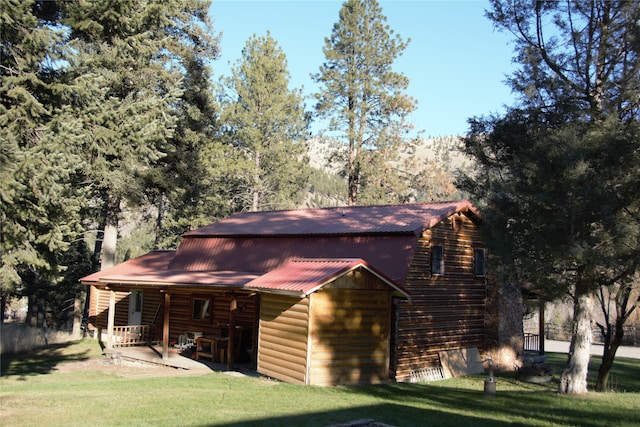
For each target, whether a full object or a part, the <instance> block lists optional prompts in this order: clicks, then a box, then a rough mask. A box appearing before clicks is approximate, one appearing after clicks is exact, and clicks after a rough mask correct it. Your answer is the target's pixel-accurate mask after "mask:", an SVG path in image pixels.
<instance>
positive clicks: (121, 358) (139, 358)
mask: <svg viewBox="0 0 640 427" xmlns="http://www.w3.org/2000/svg"><path fill="white" fill-rule="evenodd" d="M162 350H163V349H162V345H161V344H155V345H148V346H128V347H113V348H111V349H108V348H105V349H104V354H105V355H108V356H110V357H111V359H112V361H113V363H116V364H121V363H123V362H125V363H126V362H129V363H142V364H152V365H157V366H164V367H167V368H173V369H179V370H188V371H190V372H192V373H194V374H207V373H211V372H240V373H243V374H250V373H255V370H253V369H252V368H251V365H250V364H249V363H247V364H244V363H236V364H235V366H234V368H233V369H229V368H228V366H227V364H226V363H218V362H215V361H212V360H207V359H203V358H200V359H199V360H196V359H195V351H192V350H190V349H187V350H186V351H181V350H180V349H177V348H172V349H170V350H169V353H168V356H167V357H163V354H162Z"/></svg>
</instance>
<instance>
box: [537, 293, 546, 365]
mask: <svg viewBox="0 0 640 427" xmlns="http://www.w3.org/2000/svg"><path fill="white" fill-rule="evenodd" d="M538 316H539V318H538V335H539V338H538V340H539V341H540V348H539V349H538V351H539V353H540V354H544V329H545V328H544V300H542V299H541V300H540V310H539V312H538Z"/></svg>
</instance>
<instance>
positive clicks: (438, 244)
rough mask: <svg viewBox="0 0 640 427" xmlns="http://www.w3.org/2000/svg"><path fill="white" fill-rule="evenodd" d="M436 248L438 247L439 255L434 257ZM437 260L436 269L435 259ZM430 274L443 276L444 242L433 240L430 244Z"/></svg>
mask: <svg viewBox="0 0 640 427" xmlns="http://www.w3.org/2000/svg"><path fill="white" fill-rule="evenodd" d="M436 248H439V252H440V257H439V258H436V256H435V255H436V250H435V249H436ZM436 260H438V261H439V262H438V264H437V266H438V269H436V263H435V261H436ZM430 261H431V262H430V264H431V275H432V276H444V243H442V242H434V243H432V244H431V260H430Z"/></svg>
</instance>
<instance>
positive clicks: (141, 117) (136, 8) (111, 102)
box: [65, 0, 217, 268]
mask: <svg viewBox="0 0 640 427" xmlns="http://www.w3.org/2000/svg"><path fill="white" fill-rule="evenodd" d="M208 5H209V3H208V2H206V1H200V0H190V1H179V0H172V1H159V0H149V1H140V2H132V1H128V0H114V1H110V2H87V1H78V2H73V3H65V6H66V21H65V22H66V24H67V25H68V26H69V28H70V29H71V35H70V37H71V38H72V40H73V43H74V46H75V48H76V49H77V51H78V57H77V58H75V59H74V60H73V62H72V63H71V66H72V69H73V70H74V71H75V72H76V81H77V82H78V84H79V85H81V90H79V92H78V98H79V101H78V103H80V104H82V109H81V118H82V121H83V126H84V131H85V134H84V135H85V141H84V144H85V151H86V154H87V157H88V158H89V159H90V166H89V167H88V168H87V169H86V171H85V173H86V176H87V180H88V182H90V183H91V184H90V188H91V190H92V192H93V195H94V198H95V200H97V201H99V204H100V206H101V213H100V220H99V222H100V223H101V225H102V226H103V229H104V237H103V239H102V240H101V241H102V248H100V251H101V267H102V268H106V267H108V266H110V265H112V264H113V261H114V256H115V244H116V240H117V232H118V223H119V219H120V212H121V209H122V208H123V206H124V204H126V205H128V206H136V205H139V204H141V203H142V202H143V201H145V196H146V195H148V194H149V193H148V191H147V190H148V186H149V185H150V183H153V182H155V183H157V182H158V178H157V176H156V177H154V176H153V175H155V174H157V173H158V171H157V169H158V168H159V167H160V166H161V165H160V162H161V161H162V159H163V158H164V157H165V156H167V154H168V153H169V152H170V151H171V150H172V149H173V151H174V152H178V149H174V148H172V143H185V144H186V142H185V141H184V140H179V141H178V140H176V139H173V138H174V135H175V130H176V126H177V122H178V118H177V117H176V116H177V114H176V110H175V106H176V105H179V103H180V99H181V98H180V97H181V95H182V94H183V91H184V87H183V83H184V71H185V69H186V67H187V66H189V65H190V64H189V63H188V62H187V61H189V59H190V57H191V55H201V54H203V55H208V54H210V53H211V52H215V51H216V50H217V44H216V42H217V41H216V40H215V39H212V38H211V37H210V36H209V35H208V32H209V30H210V24H209V22H208V20H207V10H208ZM180 150H181V152H182V153H184V152H185V150H183V149H180ZM99 241H100V240H99Z"/></svg>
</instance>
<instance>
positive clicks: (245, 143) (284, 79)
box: [221, 33, 309, 211]
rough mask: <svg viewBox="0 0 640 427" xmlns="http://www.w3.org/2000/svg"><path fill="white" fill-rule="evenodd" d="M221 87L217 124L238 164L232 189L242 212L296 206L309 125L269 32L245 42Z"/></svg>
mask: <svg viewBox="0 0 640 427" xmlns="http://www.w3.org/2000/svg"><path fill="white" fill-rule="evenodd" d="M223 85H224V89H223V91H222V97H221V101H222V102H221V106H222V107H221V108H222V110H221V122H222V123H223V132H224V140H225V142H226V143H227V144H229V145H230V146H232V147H233V149H234V152H235V153H236V155H237V159H238V160H239V163H237V167H238V169H237V170H236V171H235V172H236V177H237V178H236V184H235V185H236V186H239V187H240V194H239V195H240V197H241V198H242V200H241V202H240V204H241V206H242V208H243V209H249V210H252V211H258V210H264V209H282V208H288V207H292V206H295V205H296V204H298V203H299V202H300V200H301V195H302V191H303V190H304V189H305V185H306V181H307V179H308V174H309V172H308V166H307V162H308V160H307V157H306V146H305V145H304V143H303V142H304V141H303V139H304V138H305V136H307V135H306V129H307V126H308V121H307V118H306V115H305V112H304V106H303V103H302V95H301V93H300V91H299V90H289V72H288V71H287V60H286V57H285V54H284V52H283V51H282V49H280V47H279V46H278V45H277V43H276V41H275V40H274V39H273V38H272V37H271V35H270V34H269V33H267V35H266V36H264V37H257V36H255V35H254V36H253V37H251V38H250V39H249V40H248V41H247V43H246V45H245V47H244V49H243V50H242V59H241V60H239V61H238V63H237V64H236V65H235V67H234V68H233V69H232V76H231V77H230V78H228V79H226V80H225V81H224V82H223Z"/></svg>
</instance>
